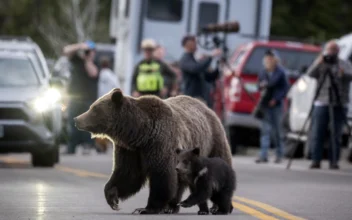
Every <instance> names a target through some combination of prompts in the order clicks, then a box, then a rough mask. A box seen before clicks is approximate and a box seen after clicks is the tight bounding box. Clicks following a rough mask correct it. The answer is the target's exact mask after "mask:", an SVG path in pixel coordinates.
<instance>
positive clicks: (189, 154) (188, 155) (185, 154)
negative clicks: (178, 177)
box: [176, 148, 200, 174]
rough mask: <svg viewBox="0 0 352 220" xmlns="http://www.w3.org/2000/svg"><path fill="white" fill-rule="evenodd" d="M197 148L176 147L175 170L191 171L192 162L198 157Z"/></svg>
mask: <svg viewBox="0 0 352 220" xmlns="http://www.w3.org/2000/svg"><path fill="white" fill-rule="evenodd" d="M199 153H200V150H199V148H194V149H191V150H181V149H176V154H177V165H176V171H177V172H178V173H181V174H190V173H192V163H193V162H194V161H195V160H197V158H198V157H199Z"/></svg>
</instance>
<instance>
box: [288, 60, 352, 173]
mask: <svg viewBox="0 0 352 220" xmlns="http://www.w3.org/2000/svg"><path fill="white" fill-rule="evenodd" d="M326 79H329V80H328V83H329V86H328V87H329V99H328V100H329V130H330V138H331V139H332V141H331V143H332V146H330V147H331V154H332V155H331V157H332V163H333V164H336V162H337V161H336V155H337V153H338V152H336V150H337V148H336V142H335V140H334V138H335V136H336V131H335V117H334V103H336V104H337V107H339V108H342V109H343V106H342V102H341V96H340V94H339V91H338V88H337V85H336V83H335V81H334V76H333V73H332V67H331V66H329V67H328V68H327V71H326V72H325V73H324V76H323V78H322V79H321V80H320V82H319V84H318V88H317V91H316V93H315V96H314V99H313V103H312V105H313V104H314V102H315V101H316V100H317V98H318V97H319V94H320V92H321V89H322V87H323V85H324V83H325V81H326ZM313 109H314V106H311V108H310V111H309V114H308V117H307V119H306V120H305V122H304V124H303V127H302V129H301V131H300V132H299V134H298V137H301V136H302V135H303V134H304V129H305V127H306V125H307V123H308V121H309V119H310V118H311V116H312V113H313ZM344 123H345V125H346V126H347V128H348V134H349V135H350V134H351V128H350V127H349V125H348V122H347V117H346V116H345V117H344ZM297 147H298V143H297V144H295V145H294V146H293V148H292V150H291V154H290V158H289V161H288V163H287V167H286V169H290V167H291V164H292V160H293V157H294V154H295V152H296V150H297Z"/></svg>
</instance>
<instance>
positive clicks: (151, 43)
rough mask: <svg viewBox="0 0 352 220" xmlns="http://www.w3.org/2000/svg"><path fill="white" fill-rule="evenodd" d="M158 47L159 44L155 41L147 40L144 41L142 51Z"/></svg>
mask: <svg viewBox="0 0 352 220" xmlns="http://www.w3.org/2000/svg"><path fill="white" fill-rule="evenodd" d="M156 46H157V44H156V42H155V40H153V39H145V40H143V41H142V44H141V48H142V49H155V48H156Z"/></svg>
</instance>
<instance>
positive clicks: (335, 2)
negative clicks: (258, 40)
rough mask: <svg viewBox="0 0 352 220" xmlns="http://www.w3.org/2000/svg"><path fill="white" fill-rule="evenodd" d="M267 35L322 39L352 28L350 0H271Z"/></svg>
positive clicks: (333, 36)
mask: <svg viewBox="0 0 352 220" xmlns="http://www.w3.org/2000/svg"><path fill="white" fill-rule="evenodd" d="M272 14H273V15H272V25H271V35H274V36H292V37H296V38H299V39H306V40H313V41H317V42H323V41H326V40H329V39H331V38H336V37H340V36H341V35H344V34H347V33H348V32H350V31H351V30H352V1H350V0H273V11H272Z"/></svg>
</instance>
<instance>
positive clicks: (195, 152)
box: [192, 147, 200, 156]
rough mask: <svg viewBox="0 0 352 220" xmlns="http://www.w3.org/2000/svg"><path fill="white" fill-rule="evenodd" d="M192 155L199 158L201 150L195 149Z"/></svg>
mask: <svg viewBox="0 0 352 220" xmlns="http://www.w3.org/2000/svg"><path fill="white" fill-rule="evenodd" d="M192 153H193V154H194V155H197V156H199V154H200V149H199V148H198V147H196V148H194V149H193V150H192Z"/></svg>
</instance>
